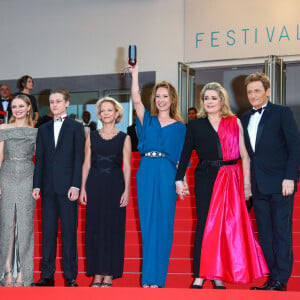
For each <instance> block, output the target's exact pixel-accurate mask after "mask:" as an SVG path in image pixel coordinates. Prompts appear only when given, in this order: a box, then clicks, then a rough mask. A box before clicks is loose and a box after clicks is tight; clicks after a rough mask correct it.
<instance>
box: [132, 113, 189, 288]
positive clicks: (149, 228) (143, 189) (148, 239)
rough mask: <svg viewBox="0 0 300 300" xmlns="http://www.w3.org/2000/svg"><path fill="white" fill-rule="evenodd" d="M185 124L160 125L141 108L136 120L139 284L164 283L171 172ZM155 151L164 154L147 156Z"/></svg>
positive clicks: (172, 197) (170, 219) (173, 195)
mask: <svg viewBox="0 0 300 300" xmlns="http://www.w3.org/2000/svg"><path fill="white" fill-rule="evenodd" d="M185 132H186V126H185V125H184V124H183V123H181V122H176V123H173V124H170V125H167V126H165V127H161V126H160V123H159V120H158V118H157V117H156V116H151V115H150V113H149V111H147V110H145V114H144V120H143V126H141V123H140V122H139V120H137V134H138V138H139V143H138V149H139V152H140V154H141V156H142V159H141V161H140V166H139V169H138V172H137V197H138V206H139V216H140V225H141V232H142V242H143V267H142V285H143V284H148V285H158V286H160V287H164V286H165V284H166V277H167V272H168V266H169V257H170V252H171V247H172V241H173V227H174V217H175V207H176V187H175V176H176V171H177V168H176V166H177V164H178V161H179V159H180V155H181V151H182V148H183V143H184V138H185ZM150 151H159V152H161V153H164V154H165V157H159V158H158V157H157V158H153V157H147V156H144V154H145V153H147V152H150Z"/></svg>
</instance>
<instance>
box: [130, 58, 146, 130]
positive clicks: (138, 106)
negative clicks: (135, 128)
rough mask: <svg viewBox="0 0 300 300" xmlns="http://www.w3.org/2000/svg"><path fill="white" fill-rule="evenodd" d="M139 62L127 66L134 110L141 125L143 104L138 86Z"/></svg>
mask: <svg viewBox="0 0 300 300" xmlns="http://www.w3.org/2000/svg"><path fill="white" fill-rule="evenodd" d="M138 64H139V63H138V62H137V63H136V65H135V66H133V67H132V66H130V65H129V64H128V68H129V69H130V71H131V75H132V81H131V96H132V101H133V105H134V108H135V111H136V115H137V117H138V118H139V120H140V123H141V125H143V120H144V114H145V106H144V104H143V102H142V98H141V93H140V87H139V65H138Z"/></svg>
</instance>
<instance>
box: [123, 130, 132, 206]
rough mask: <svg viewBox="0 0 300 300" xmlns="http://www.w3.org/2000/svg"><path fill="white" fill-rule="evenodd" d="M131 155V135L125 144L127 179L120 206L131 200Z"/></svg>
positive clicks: (124, 172) (124, 169)
mask: <svg viewBox="0 0 300 300" xmlns="http://www.w3.org/2000/svg"><path fill="white" fill-rule="evenodd" d="M130 157H131V140H130V137H129V135H127V136H126V138H125V142H124V146H123V174H124V181H125V189H124V192H123V194H122V196H121V201H120V207H125V206H126V205H127V204H128V202H129V189H130V175H131V167H130Z"/></svg>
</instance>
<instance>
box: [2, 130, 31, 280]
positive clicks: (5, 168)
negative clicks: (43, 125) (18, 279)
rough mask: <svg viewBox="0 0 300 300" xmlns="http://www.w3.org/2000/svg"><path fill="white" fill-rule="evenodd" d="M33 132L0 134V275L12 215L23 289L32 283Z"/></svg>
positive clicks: (7, 247)
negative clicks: (0, 152) (0, 157)
mask: <svg viewBox="0 0 300 300" xmlns="http://www.w3.org/2000/svg"><path fill="white" fill-rule="evenodd" d="M36 135H37V129H35V128H29V127H16V128H8V129H2V130H0V141H4V158H3V162H2V166H1V169H0V187H1V191H2V197H1V199H0V245H1V247H0V273H1V274H2V273H3V272H4V266H5V263H6V260H7V256H8V252H9V247H10V244H11V237H12V232H13V219H14V215H15V214H16V227H17V232H18V235H17V241H16V242H17V244H16V246H17V248H18V250H17V252H18V256H19V260H20V267H21V271H22V275H23V282H24V285H25V286H30V285H31V283H32V282H33V258H34V210H35V200H34V199H33V198H32V196H31V193H32V180H33V169H34V165H33V162H32V157H33V154H34V148H35V141H36Z"/></svg>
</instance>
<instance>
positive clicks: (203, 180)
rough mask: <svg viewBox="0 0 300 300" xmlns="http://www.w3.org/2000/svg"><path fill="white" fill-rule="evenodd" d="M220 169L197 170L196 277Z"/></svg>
mask: <svg viewBox="0 0 300 300" xmlns="http://www.w3.org/2000/svg"><path fill="white" fill-rule="evenodd" d="M218 171H219V168H218V167H207V168H204V169H202V168H201V169H196V171H195V198H196V210H197V226H196V232H195V240H194V251H193V262H194V277H195V278H198V277H199V273H200V259H201V248H202V240H203V235H204V229H205V225H206V219H207V216H208V211H209V206H210V200H211V196H212V192H213V188H214V183H215V180H216V177H217V174H218Z"/></svg>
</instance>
